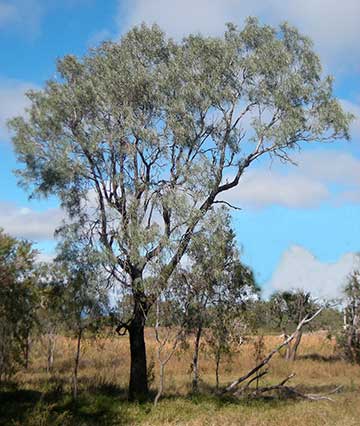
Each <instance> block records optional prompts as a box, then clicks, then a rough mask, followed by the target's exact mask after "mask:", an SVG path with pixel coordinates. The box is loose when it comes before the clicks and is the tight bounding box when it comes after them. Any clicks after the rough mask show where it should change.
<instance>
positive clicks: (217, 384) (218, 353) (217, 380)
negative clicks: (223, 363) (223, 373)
mask: <svg viewBox="0 0 360 426" xmlns="http://www.w3.org/2000/svg"><path fill="white" fill-rule="evenodd" d="M220 359H221V352H220V351H218V352H217V353H216V367H215V379H216V390H218V389H219V369H220Z"/></svg>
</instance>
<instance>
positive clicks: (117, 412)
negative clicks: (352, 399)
mask: <svg viewBox="0 0 360 426" xmlns="http://www.w3.org/2000/svg"><path fill="white" fill-rule="evenodd" d="M298 389H299V390H301V391H303V392H306V393H326V392H328V391H331V390H332V389H333V387H331V386H329V385H327V386H313V387H299V388H298ZM200 391H201V392H200V393H198V394H195V395H191V394H189V395H186V396H184V395H178V394H176V393H174V394H165V395H164V396H163V397H162V398H161V400H160V404H159V406H158V407H156V408H154V407H153V403H152V401H153V397H154V394H152V395H151V399H150V400H148V401H146V402H144V403H130V402H128V400H127V394H126V391H125V389H123V388H121V387H118V386H116V385H114V384H109V383H100V384H98V385H96V386H95V385H93V386H92V387H87V388H86V390H83V391H82V392H81V393H80V394H79V397H78V399H77V400H76V401H74V400H73V399H72V398H71V396H70V395H69V393H64V392H60V391H59V392H54V391H53V390H52V389H50V390H49V389H46V390H43V391H42V392H40V391H38V390H31V389H18V388H17V387H16V385H13V386H11V385H9V386H6V387H3V388H1V389H0V425H1V426H40V425H41V426H95V425H96V426H99V425H101V426H115V425H116V426H121V425H124V426H126V425H137V424H141V423H142V420H146V421H147V422H148V421H151V418H152V416H158V413H161V412H162V413H163V414H164V413H167V412H169V413H172V415H173V416H174V418H177V419H178V420H181V418H182V416H183V415H184V416H185V415H188V413H187V410H190V412H191V413H193V414H192V415H194V416H196V413H197V412H198V411H199V410H207V409H208V408H209V407H213V408H215V409H216V410H221V409H223V408H225V407H229V406H233V407H236V406H237V407H239V408H240V409H241V407H244V406H246V407H248V408H251V409H254V410H257V409H259V408H261V409H265V410H266V409H270V408H280V407H284V406H287V405H292V404H296V403H297V401H296V400H294V399H289V398H282V397H281V395H274V396H263V397H261V398H256V399H253V398H237V397H235V396H232V395H229V394H220V393H219V392H217V391H216V389H215V388H213V387H211V386H209V385H206V384H205V383H202V385H201V388H200ZM191 407H192V408H191Z"/></svg>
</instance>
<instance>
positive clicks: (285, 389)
mask: <svg viewBox="0 0 360 426" xmlns="http://www.w3.org/2000/svg"><path fill="white" fill-rule="evenodd" d="M265 374H267V371H263V372H262V374H261V376H264V375H265ZM259 377H260V376H259ZM293 377H295V374H294V373H292V374H290V375H289V376H287V377H285V379H284V380H282V381H281V382H280V383H278V384H276V385H272V386H264V387H261V388H258V389H256V390H254V391H252V392H251V393H248V394H246V391H248V390H249V385H250V383H251V382H253V381H254V380H256V377H253V378H252V379H251V380H250V381H249V382H248V383H247V384H246V385H245V386H244V387H243V388H242V391H241V392H240V391H237V392H236V393H235V394H234V395H236V396H240V395H246V396H247V397H252V398H257V397H259V396H261V395H263V394H264V393H267V392H273V391H278V392H281V393H282V394H285V395H287V396H289V397H292V398H300V399H307V400H310V401H331V402H334V400H333V399H332V398H330V397H329V396H328V395H332V394H334V393H336V392H338V391H339V390H340V389H341V388H342V386H338V387H336V388H335V389H333V390H332V391H330V392H328V393H327V394H325V395H319V394H312V393H303V392H300V391H299V390H297V389H296V388H294V387H290V386H287V385H286V383H287V382H288V381H289V380H291V379H292V378H293Z"/></svg>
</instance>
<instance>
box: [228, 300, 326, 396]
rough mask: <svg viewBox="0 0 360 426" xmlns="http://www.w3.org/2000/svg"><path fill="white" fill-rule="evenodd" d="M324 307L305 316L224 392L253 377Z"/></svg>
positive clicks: (233, 389) (230, 390)
mask: <svg viewBox="0 0 360 426" xmlns="http://www.w3.org/2000/svg"><path fill="white" fill-rule="evenodd" d="M322 310H323V308H320V309H318V310H317V311H316V312H315V314H313V315H311V316H310V315H307V316H306V317H305V318H303V319H302V320H301V321H300V322H299V324H298V326H297V327H296V330H295V331H294V332H293V333H292V334H291V335H290V336H289V337H288V338H287V339H285V340H284V341H283V342H282V343H281V344H280V345H279V346H277V347H276V348H275V349H273V350H272V351H271V352H270V353H269V354H268V355H267V356H266V357H265V358H264V359H263V360H262V361H261V362H260V363H259V364H258V365H257V366H256V367H254V368H253V369H252V370H250V371H249V372H248V373H246V374H245V375H244V376H241V377H240V378H238V379H237V380H235V381H234V382H232V383H231V384H230V385H228V386H227V387H226V388H225V389H224V390H223V392H222V393H227V392H234V391H235V389H236V388H237V387H238V386H239V384H240V383H243V382H245V381H246V380H248V379H249V378H251V377H252V376H253V375H254V374H256V373H257V372H258V371H259V370H261V369H262V368H263V367H264V366H265V365H267V364H268V363H269V362H270V360H271V358H272V357H273V356H274V355H275V354H276V353H278V352H279V351H280V350H281V349H282V348H283V347H284V346H286V345H288V344H289V343H290V342H291V341H292V340H293V339H294V338H295V337H296V335H297V333H298V332H299V331H300V330H301V329H302V328H303V327H304V325H306V324H308V323H309V322H311V321H312V320H313V319H314V318H316V317H317V316H318V315H319V314H320V313H321V311H322Z"/></svg>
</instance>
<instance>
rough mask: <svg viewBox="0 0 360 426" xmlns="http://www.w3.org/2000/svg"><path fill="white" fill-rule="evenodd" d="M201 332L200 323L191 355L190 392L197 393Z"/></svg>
mask: <svg viewBox="0 0 360 426" xmlns="http://www.w3.org/2000/svg"><path fill="white" fill-rule="evenodd" d="M201 333H202V325H200V326H199V327H198V329H197V332H196V336H195V347H194V357H193V365H192V367H193V380H192V392H193V393H197V392H198V391H199V349H200V338H201Z"/></svg>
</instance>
